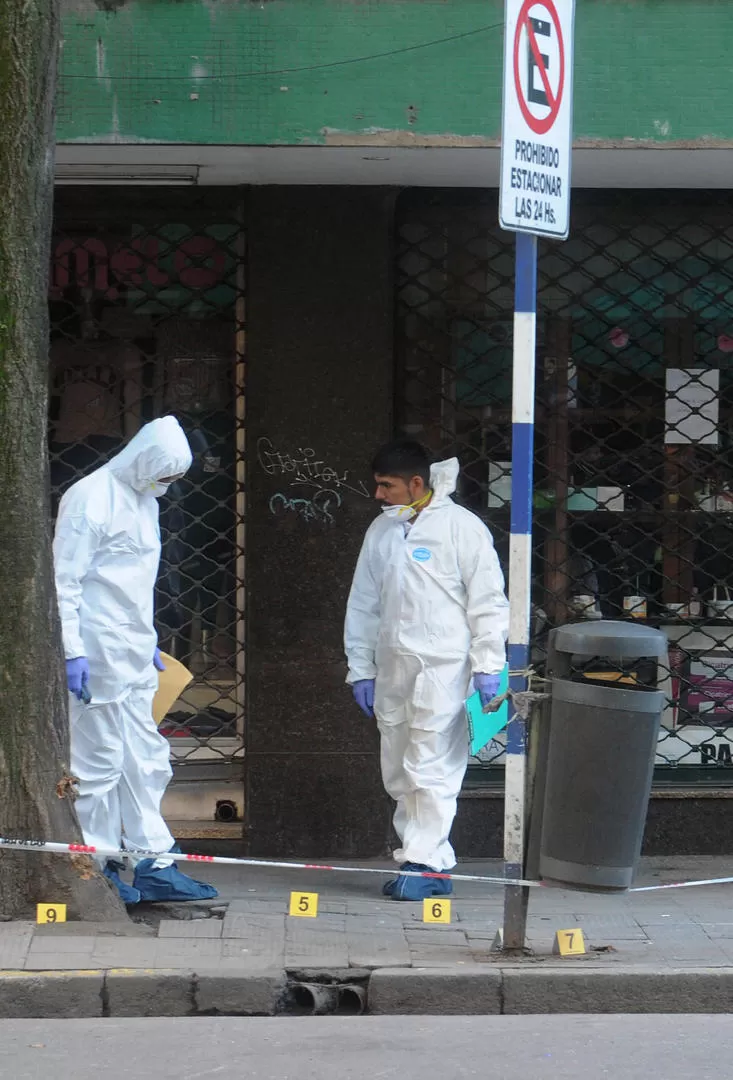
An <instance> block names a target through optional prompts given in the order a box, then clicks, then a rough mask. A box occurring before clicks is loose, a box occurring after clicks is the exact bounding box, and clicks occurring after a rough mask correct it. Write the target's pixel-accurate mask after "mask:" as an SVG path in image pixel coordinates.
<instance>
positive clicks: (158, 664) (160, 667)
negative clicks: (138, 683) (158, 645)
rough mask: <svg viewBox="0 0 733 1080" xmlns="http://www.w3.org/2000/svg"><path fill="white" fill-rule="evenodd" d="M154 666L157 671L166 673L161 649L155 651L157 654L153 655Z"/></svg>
mask: <svg viewBox="0 0 733 1080" xmlns="http://www.w3.org/2000/svg"><path fill="white" fill-rule="evenodd" d="M153 666H154V667H155V670H156V671H165V664H164V663H163V660H162V657H161V655H160V649H156V650H155V653H154V655H153Z"/></svg>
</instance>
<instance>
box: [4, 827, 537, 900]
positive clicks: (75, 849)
mask: <svg viewBox="0 0 733 1080" xmlns="http://www.w3.org/2000/svg"><path fill="white" fill-rule="evenodd" d="M2 848H12V849H14V850H15V851H46V852H50V853H51V854H52V855H98V856H101V857H102V858H104V859H115V858H117V859H124V858H129V857H130V856H134V857H135V858H143V859H169V858H171V855H173V857H174V858H175V860H176V862H194V863H213V864H215V865H218V866H260V867H269V868H270V869H271V870H329V871H335V872H336V873H339V874H381V875H382V876H383V877H385V876H386V877H394V876H395V873H397V869H396V867H394V866H392V867H389V868H387V867H376V866H363V867H362V866H335V865H334V866H331V865H326V864H324V863H303V862H277V861H275V860H273V859H235V858H229V857H228V856H225V855H185V854H179V853H178V852H173V853H172V852H170V851H139V850H135V851H125V850H124V849H122V848H102V847H91V846H90V845H88V844H57V843H54V842H53V841H46V840H16V839H13V838H8V837H0V849H2ZM399 872H400V873H404V876H405V877H419V878H441V879H446V880H449V881H480V882H483V883H484V884H487V885H523V886H527V887H535V888H537V887H540V886H542V885H543V884H544V882H542V881H527V880H525V879H524V878H505V877H487V876H485V875H481V874H443V873H438V871H437V870H433V871H426V870H425V871H423V870H406V871H399Z"/></svg>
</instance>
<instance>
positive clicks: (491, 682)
mask: <svg viewBox="0 0 733 1080" xmlns="http://www.w3.org/2000/svg"><path fill="white" fill-rule="evenodd" d="M500 681H501V676H499V675H486V674H484V672H483V671H478V672H476V674H475V675H474V677H473V685H474V686H475V687H476V689H477V690H478V692H479V697H480V698H481V708H482V709H485V708H486V706H487V705H488V704H489V703H490V702H492V701H493V700H494V698H495V697H496V696H497V694H498V693H499V683H500Z"/></svg>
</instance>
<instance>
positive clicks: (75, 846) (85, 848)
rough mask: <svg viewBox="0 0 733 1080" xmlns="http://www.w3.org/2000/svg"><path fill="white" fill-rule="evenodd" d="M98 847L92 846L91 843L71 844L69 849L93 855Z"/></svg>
mask: <svg viewBox="0 0 733 1080" xmlns="http://www.w3.org/2000/svg"><path fill="white" fill-rule="evenodd" d="M96 850H97V849H96V848H95V847H91V845H89V844H69V851H83V852H86V854H88V855H93V854H94V852H95V851H96Z"/></svg>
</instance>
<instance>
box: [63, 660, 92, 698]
mask: <svg viewBox="0 0 733 1080" xmlns="http://www.w3.org/2000/svg"><path fill="white" fill-rule="evenodd" d="M88 682H89V661H88V660H87V658H86V656H77V657H76V659H74V660H67V661H66V685H67V686H68V688H69V693H71V694H73V695H74V697H75V698H78V699H79V701H86V702H87V703H88V702H89V700H91V699H90V698H89V691H88V690H87V683H88Z"/></svg>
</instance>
